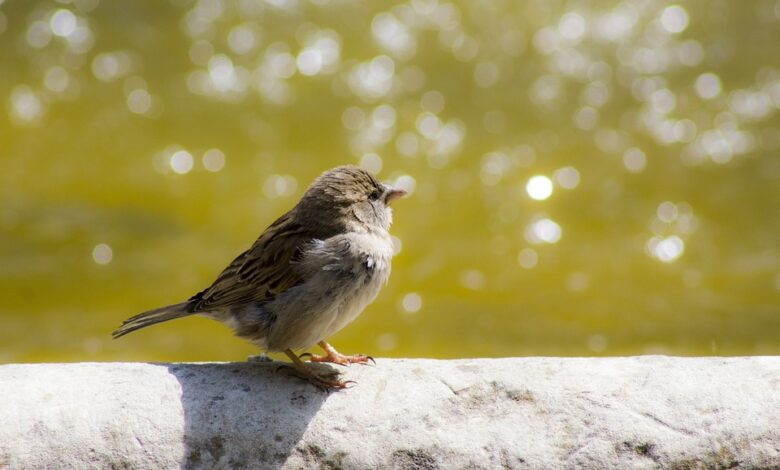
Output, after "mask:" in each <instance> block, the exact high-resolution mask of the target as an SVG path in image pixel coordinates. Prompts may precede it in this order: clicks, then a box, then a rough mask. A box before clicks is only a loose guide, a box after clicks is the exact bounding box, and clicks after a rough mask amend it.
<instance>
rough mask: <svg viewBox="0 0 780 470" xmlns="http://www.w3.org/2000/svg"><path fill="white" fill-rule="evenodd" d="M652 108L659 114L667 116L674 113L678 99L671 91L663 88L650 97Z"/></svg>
mask: <svg viewBox="0 0 780 470" xmlns="http://www.w3.org/2000/svg"><path fill="white" fill-rule="evenodd" d="M649 101H650V106H651V107H652V108H653V110H654V111H655V112H657V113H659V114H667V113H670V112H672V111H674V108H675V107H676V106H677V98H676V97H675V96H674V93H672V92H671V91H670V90H668V89H666V88H662V89H660V90H656V91H654V92H653V93H652V94H651V95H650V100H649Z"/></svg>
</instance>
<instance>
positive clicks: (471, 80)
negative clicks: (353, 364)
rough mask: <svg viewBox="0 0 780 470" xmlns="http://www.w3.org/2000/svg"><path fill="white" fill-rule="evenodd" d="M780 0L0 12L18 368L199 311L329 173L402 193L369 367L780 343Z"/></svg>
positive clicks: (175, 348) (181, 326)
mask: <svg viewBox="0 0 780 470" xmlns="http://www.w3.org/2000/svg"><path fill="white" fill-rule="evenodd" d="M778 45H780V1H769V0H763V1H760V0H756V1H750V2H736V1H730V0H713V1H703V0H692V1H683V2H680V3H676V4H672V3H668V2H660V1H646V0H626V1H621V2H608V1H595V0H594V1H583V0H572V1H565V2H564V1H554V0H527V1H522V2H515V1H507V0H496V1H470V0H462V1H454V2H450V1H443V0H441V1H436V0H411V1H409V2H405V3H396V2H366V1H362V0H332V1H328V0H309V1H306V0H265V1H260V0H238V1H227V0H199V1H189V0H171V1H159V0H112V1H99V0H62V1H43V0H29V1H28V0H24V1H23V0H5V1H0V101H1V102H2V108H1V110H2V112H1V113H0V201H2V204H0V298H2V307H0V361H2V362H11V361H70V360H160V361H163V360H165V361H175V360H192V361H197V360H223V361H229V360H243V359H244V358H245V357H246V356H247V355H248V354H253V353H255V352H256V351H255V350H254V348H252V347H251V346H250V345H247V344H245V343H243V342H242V341H240V340H237V339H234V338H232V337H231V335H230V333H229V332H228V331H227V329H226V328H224V327H222V326H221V325H218V324H215V323H212V322H210V321H209V320H206V319H201V318H187V319H183V320H177V321H176V322H172V323H168V324H163V325H158V326H155V327H153V328H150V329H146V330H142V331H140V332H137V333H134V334H132V335H130V336H128V337H126V338H122V339H121V340H118V341H113V340H111V339H110V332H111V331H112V330H113V329H114V328H115V327H116V326H117V325H118V324H119V323H120V322H121V320H123V319H124V318H126V317H128V316H130V315H133V314H135V313H137V312H139V311H142V310H146V309H149V308H153V307H157V306H160V305H164V304H168V303H173V302H177V301H180V300H182V299H185V298H187V297H188V296H189V295H191V294H193V293H195V292H197V291H198V290H200V289H201V288H203V287H205V286H206V285H208V284H209V283H210V282H211V281H212V280H213V278H214V277H215V276H216V275H217V274H218V273H219V272H220V271H221V269H222V268H223V267H224V266H225V265H226V264H227V263H228V262H229V261H230V260H231V259H232V258H233V257H234V256H235V255H237V254H238V253H240V252H241V251H242V250H244V249H245V248H246V247H248V246H249V245H250V244H251V243H252V241H254V239H255V237H256V236H257V235H258V234H259V233H260V232H261V231H262V230H263V229H264V228H265V227H266V226H267V225H268V224H270V223H271V222H272V221H273V220H274V219H275V218H276V217H277V216H278V215H280V214H281V213H282V212H284V211H286V210H287V209H289V208H290V207H291V206H292V205H293V204H294V203H295V202H296V201H297V199H298V197H299V196H300V194H301V193H302V192H303V190H304V189H305V188H306V186H307V185H308V184H309V183H310V181H311V180H312V179H313V178H314V177H315V176H317V175H318V174H319V173H321V172H322V171H323V170H326V169H328V168H330V167H332V166H336V165H340V164H345V163H354V164H359V165H362V166H363V167H365V168H368V169H370V170H372V171H375V172H377V173H378V175H379V177H380V178H381V179H384V180H386V181H390V182H396V183H397V184H399V185H402V186H403V187H405V188H406V189H408V190H409V191H410V193H412V194H411V197H409V198H407V199H405V200H401V201H398V202H397V203H396V204H395V219H396V223H395V225H394V227H393V233H394V235H395V236H396V237H397V238H396V244H397V249H398V254H397V257H396V259H395V263H394V272H393V275H392V277H391V280H390V283H389V285H388V286H387V287H386V288H385V290H384V291H383V292H382V293H381V294H380V297H379V298H378V299H377V301H376V302H375V303H374V304H373V305H372V306H370V307H369V308H368V309H367V311H366V312H365V313H364V314H363V315H362V316H361V317H360V318H359V319H358V320H357V321H356V322H355V323H354V324H352V325H351V326H350V327H348V328H347V329H345V330H343V331H342V332H341V333H339V334H338V335H337V336H336V337H334V338H331V339H332V342H333V344H334V345H335V346H336V347H337V348H339V349H341V350H342V351H344V352H347V353H354V352H364V353H369V354H372V355H375V356H428V357H461V356H505V355H617V354H645V353H667V354H697V355H710V354H726V355H730V354H777V353H780V252H779V251H778V247H779V246H780V54H779V53H778Z"/></svg>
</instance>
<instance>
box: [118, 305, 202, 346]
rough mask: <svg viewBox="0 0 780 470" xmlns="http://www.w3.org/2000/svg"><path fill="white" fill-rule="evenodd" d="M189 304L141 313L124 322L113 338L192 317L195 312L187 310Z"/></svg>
mask: <svg viewBox="0 0 780 470" xmlns="http://www.w3.org/2000/svg"><path fill="white" fill-rule="evenodd" d="M188 304H189V302H182V303H180V304H174V305H168V306H167V307H161V308H156V309H154V310H149V311H148V312H143V313H139V314H138V315H136V316H134V317H130V318H128V319H127V320H125V321H123V322H122V326H120V327H119V328H117V329H116V330H115V331H114V332H113V333H111V336H113V337H114V339H116V338H119V337H120V336H124V335H126V334H128V333H132V332H133V331H135V330H138V329H141V328H145V327H147V326H150V325H155V324H157V323H161V322H164V321H168V320H173V319H175V318H181V317H186V316H188V315H192V314H193V313H194V312H191V311H189V310H187V305H188Z"/></svg>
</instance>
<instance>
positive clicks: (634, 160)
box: [623, 147, 647, 173]
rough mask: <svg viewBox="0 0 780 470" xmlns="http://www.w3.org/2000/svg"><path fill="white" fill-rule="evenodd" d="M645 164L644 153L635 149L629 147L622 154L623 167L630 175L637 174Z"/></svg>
mask: <svg viewBox="0 0 780 470" xmlns="http://www.w3.org/2000/svg"><path fill="white" fill-rule="evenodd" d="M646 164H647V159H646V157H645V153H644V152H643V151H642V150H640V149H638V148H636V147H631V148H630V149H628V150H626V152H625V153H624V154H623V166H625V167H626V170H628V171H630V172H631V173H639V172H640V171H642V170H644V169H645V165H646Z"/></svg>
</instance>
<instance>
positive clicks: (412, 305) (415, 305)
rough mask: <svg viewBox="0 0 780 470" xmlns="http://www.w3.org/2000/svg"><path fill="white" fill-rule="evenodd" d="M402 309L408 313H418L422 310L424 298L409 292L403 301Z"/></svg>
mask: <svg viewBox="0 0 780 470" xmlns="http://www.w3.org/2000/svg"><path fill="white" fill-rule="evenodd" d="M401 308H403V310H404V312H406V313H417V312H419V311H420V309H421V308H422V297H420V294H418V293H417V292H409V293H408V294H406V295H404V296H403V298H402V299H401Z"/></svg>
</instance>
